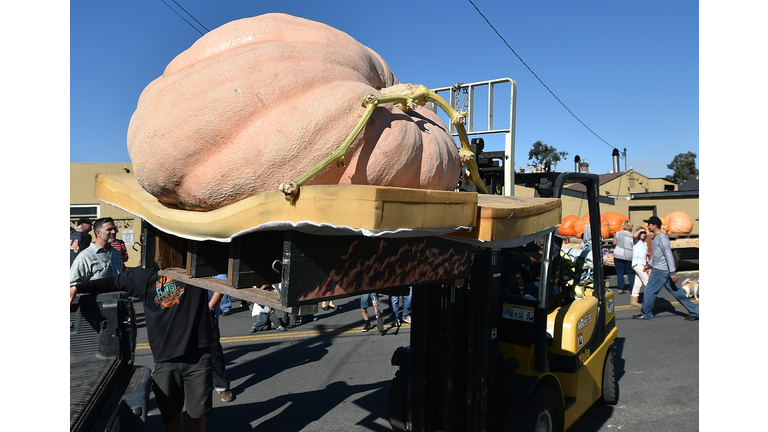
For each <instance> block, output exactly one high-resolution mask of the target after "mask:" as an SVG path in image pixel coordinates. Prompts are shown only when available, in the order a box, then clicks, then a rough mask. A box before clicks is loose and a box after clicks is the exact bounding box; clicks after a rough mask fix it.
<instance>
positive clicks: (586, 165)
mask: <svg viewBox="0 0 768 432" xmlns="http://www.w3.org/2000/svg"><path fill="white" fill-rule="evenodd" d="M579 167H580V168H579V172H583V173H587V174H589V162H582V163H581V164H580V165H579Z"/></svg>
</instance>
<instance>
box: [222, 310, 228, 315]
mask: <svg viewBox="0 0 768 432" xmlns="http://www.w3.org/2000/svg"><path fill="white" fill-rule="evenodd" d="M221 316H229V311H221Z"/></svg>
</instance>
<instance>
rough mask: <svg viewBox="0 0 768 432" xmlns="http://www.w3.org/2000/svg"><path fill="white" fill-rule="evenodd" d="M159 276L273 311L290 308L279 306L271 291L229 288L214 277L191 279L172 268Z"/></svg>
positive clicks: (185, 271)
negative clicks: (256, 304)
mask: <svg viewBox="0 0 768 432" xmlns="http://www.w3.org/2000/svg"><path fill="white" fill-rule="evenodd" d="M157 273H158V274H159V275H160V276H166V277H169V278H171V279H175V280H177V281H180V282H184V283H187V284H190V285H193V286H196V287H198V288H203V289H207V290H211V291H216V292H220V293H222V294H225V295H229V296H233V297H236V298H239V299H241V300H246V301H250V302H255V303H258V304H260V305H262V306H269V307H271V308H274V309H275V310H282V311H286V312H290V311H291V308H286V307H284V306H282V305H281V304H280V294H279V293H276V292H272V291H266V290H263V289H259V288H240V289H235V288H232V287H231V286H229V282H228V281H226V280H223V279H218V278H215V277H200V278H192V277H189V276H187V270H186V269H184V268H180V267H172V268H167V269H163V270H160V271H158V272H157Z"/></svg>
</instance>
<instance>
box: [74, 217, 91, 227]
mask: <svg viewBox="0 0 768 432" xmlns="http://www.w3.org/2000/svg"><path fill="white" fill-rule="evenodd" d="M82 224H90V225H93V222H91V220H90V219H89V218H87V217H81V218H80V219H78V220H77V225H78V226H80V225H82Z"/></svg>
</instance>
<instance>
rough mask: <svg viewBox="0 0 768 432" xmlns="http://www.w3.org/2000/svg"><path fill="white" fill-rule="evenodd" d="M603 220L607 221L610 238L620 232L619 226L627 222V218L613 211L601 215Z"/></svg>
mask: <svg viewBox="0 0 768 432" xmlns="http://www.w3.org/2000/svg"><path fill="white" fill-rule="evenodd" d="M603 218H605V219H606V220H607V221H608V226H609V228H610V234H611V236H614V235H616V233H617V232H619V231H621V224H623V223H624V221H625V220H629V217H627V216H625V215H623V214H621V213H619V212H614V211H608V212H605V213H603Z"/></svg>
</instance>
